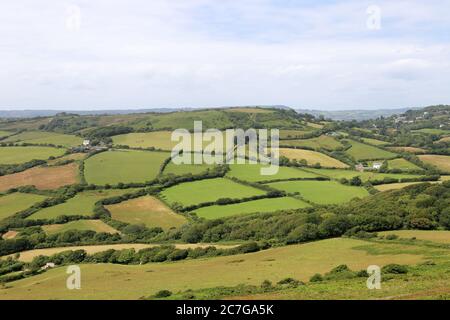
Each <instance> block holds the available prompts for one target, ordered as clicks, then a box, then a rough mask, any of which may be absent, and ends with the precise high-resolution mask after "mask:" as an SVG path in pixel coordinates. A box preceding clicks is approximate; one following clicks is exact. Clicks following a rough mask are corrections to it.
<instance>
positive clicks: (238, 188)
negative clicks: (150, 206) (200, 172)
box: [161, 178, 265, 206]
mask: <svg viewBox="0 0 450 320" xmlns="http://www.w3.org/2000/svg"><path fill="white" fill-rule="evenodd" d="M263 194H265V192H264V191H262V190H259V189H256V188H253V187H249V186H245V185H242V184H240V183H236V182H233V181H231V180H228V179H224V178H217V179H207V180H200V181H195V182H187V183H181V184H178V185H176V186H173V187H170V188H168V189H165V190H163V191H162V192H161V197H162V198H163V199H164V200H165V201H167V202H168V203H171V204H173V203H175V202H177V203H181V204H182V205H183V206H190V205H194V204H199V203H202V202H210V201H216V200H218V199H220V198H247V197H251V196H257V195H263Z"/></svg>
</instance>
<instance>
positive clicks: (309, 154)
mask: <svg viewBox="0 0 450 320" xmlns="http://www.w3.org/2000/svg"><path fill="white" fill-rule="evenodd" d="M279 152H280V156H284V157H286V158H288V159H290V160H306V162H307V163H308V165H310V166H312V165H315V164H317V163H319V164H320V165H321V166H322V167H328V168H348V165H347V164H345V163H343V162H341V161H339V160H337V159H334V158H332V157H329V156H327V155H326V154H323V153H320V152H316V151H311V150H303V149H289V148H280V149H279Z"/></svg>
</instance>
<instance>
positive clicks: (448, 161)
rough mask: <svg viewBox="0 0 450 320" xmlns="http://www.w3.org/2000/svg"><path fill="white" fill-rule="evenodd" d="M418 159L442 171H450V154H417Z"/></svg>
mask: <svg viewBox="0 0 450 320" xmlns="http://www.w3.org/2000/svg"><path fill="white" fill-rule="evenodd" d="M419 159H420V160H421V161H423V162H425V163H428V164H431V165H433V166H435V167H436V168H438V169H439V170H441V171H442V172H450V156H441V155H436V154H426V155H421V156H419Z"/></svg>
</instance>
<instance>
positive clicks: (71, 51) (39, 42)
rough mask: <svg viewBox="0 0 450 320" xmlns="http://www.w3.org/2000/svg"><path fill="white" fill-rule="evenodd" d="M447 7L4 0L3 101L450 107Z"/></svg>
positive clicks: (250, 0)
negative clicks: (375, 11) (376, 13)
mask: <svg viewBox="0 0 450 320" xmlns="http://www.w3.org/2000/svg"><path fill="white" fill-rule="evenodd" d="M374 6H375V8H377V9H379V12H380V15H379V16H377V19H378V18H379V19H378V20H377V21H379V26H380V28H378V29H375V30H374V29H373V28H368V26H367V21H368V19H371V18H373V17H374V16H373V14H370V13H369V14H368V12H367V10H368V8H369V7H372V8H373V7H374ZM371 12H373V11H371ZM449 15H450V1H438V0H431V1H418V0H416V1H414V0H411V1H401V0H399V1H392V0H389V1H364V0H354V1H312V0H311V1H293V0H282V1H275V0H170V1H169V0H128V1H125V0H120V1H119V0H73V1H60V0H40V1H33V0H16V1H2V2H1V3H0V70H1V72H0V109H24V108H26V109H39V108H49V109H84V110H87V109H114V108H117V109H118V108H152V107H155V108H156V107H212V106H232V105H259V104H263V105H273V104H277V105H280V104H284V105H288V106H292V107H299V108H315V109H328V110H333V109H344V108H345V109H349V108H394V107H416V106H425V105H431V104H440V103H447V104H450V90H449V88H450V19H448V16H449Z"/></svg>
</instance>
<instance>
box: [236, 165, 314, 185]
mask: <svg viewBox="0 0 450 320" xmlns="http://www.w3.org/2000/svg"><path fill="white" fill-rule="evenodd" d="M264 167H266V166H264V165H261V164H248V163H247V164H231V165H230V171H229V172H228V173H227V177H234V178H237V179H239V180H244V181H249V182H258V181H272V180H278V179H291V178H299V179H304V178H317V177H318V175H316V174H314V173H310V172H306V171H303V170H301V169H298V168H292V167H281V166H280V167H278V172H277V174H274V175H262V174H261V168H264Z"/></svg>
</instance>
